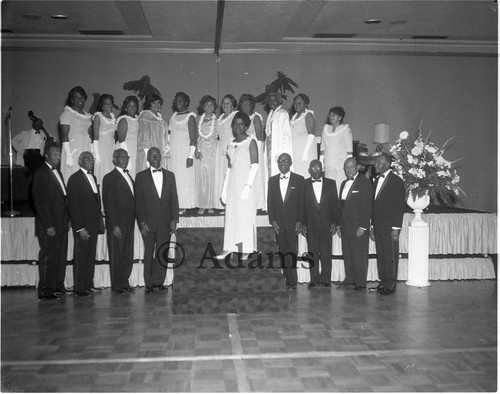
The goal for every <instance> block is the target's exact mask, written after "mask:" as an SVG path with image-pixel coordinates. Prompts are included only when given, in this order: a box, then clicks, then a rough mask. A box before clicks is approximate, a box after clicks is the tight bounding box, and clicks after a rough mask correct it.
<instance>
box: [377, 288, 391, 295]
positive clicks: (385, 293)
mask: <svg viewBox="0 0 500 394" xmlns="http://www.w3.org/2000/svg"><path fill="white" fill-rule="evenodd" d="M392 293H394V290H389V289H382V290H380V291H378V292H377V294H378V295H389V294H392Z"/></svg>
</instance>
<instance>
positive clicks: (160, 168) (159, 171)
mask: <svg viewBox="0 0 500 394" xmlns="http://www.w3.org/2000/svg"><path fill="white" fill-rule="evenodd" d="M155 172H161V168H160V169H159V170H153V174H154V173H155Z"/></svg>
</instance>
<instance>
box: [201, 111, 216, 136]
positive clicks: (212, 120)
mask: <svg viewBox="0 0 500 394" xmlns="http://www.w3.org/2000/svg"><path fill="white" fill-rule="evenodd" d="M215 118H216V117H215V114H213V113H212V116H210V132H209V133H208V134H203V132H202V131H201V127H202V125H203V123H204V120H205V119H208V118H207V117H206V116H205V113H203V115H201V118H200V122H199V123H198V135H199V136H200V137H201V138H204V139H206V140H209V139H210V137H211V136H212V135H213V134H214V130H215Z"/></svg>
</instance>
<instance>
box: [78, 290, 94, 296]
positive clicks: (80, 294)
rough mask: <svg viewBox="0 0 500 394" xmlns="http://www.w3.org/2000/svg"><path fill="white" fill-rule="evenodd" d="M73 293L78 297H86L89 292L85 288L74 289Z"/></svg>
mask: <svg viewBox="0 0 500 394" xmlns="http://www.w3.org/2000/svg"><path fill="white" fill-rule="evenodd" d="M75 294H76V295H77V296H78V297H88V296H89V295H90V293H89V292H88V291H86V290H84V291H75Z"/></svg>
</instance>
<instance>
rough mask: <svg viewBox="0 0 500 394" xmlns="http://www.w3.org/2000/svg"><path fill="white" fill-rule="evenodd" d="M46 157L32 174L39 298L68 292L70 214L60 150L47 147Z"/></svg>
mask: <svg viewBox="0 0 500 394" xmlns="http://www.w3.org/2000/svg"><path fill="white" fill-rule="evenodd" d="M44 156H45V164H42V166H41V167H39V168H38V170H37V171H36V172H35V175H34V177H33V197H34V203H35V231H36V236H37V238H38V243H39V244H40V253H39V255H38V273H39V280H38V298H40V299H48V300H55V299H59V297H58V295H59V294H64V293H65V289H64V278H65V276H66V257H67V253H68V230H69V214H68V206H67V204H66V185H65V184H64V180H63V177H62V174H61V173H60V172H59V170H58V169H57V167H58V166H59V164H60V162H61V150H60V149H59V148H58V147H57V146H55V145H52V146H47V147H46V149H45V154H44Z"/></svg>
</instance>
